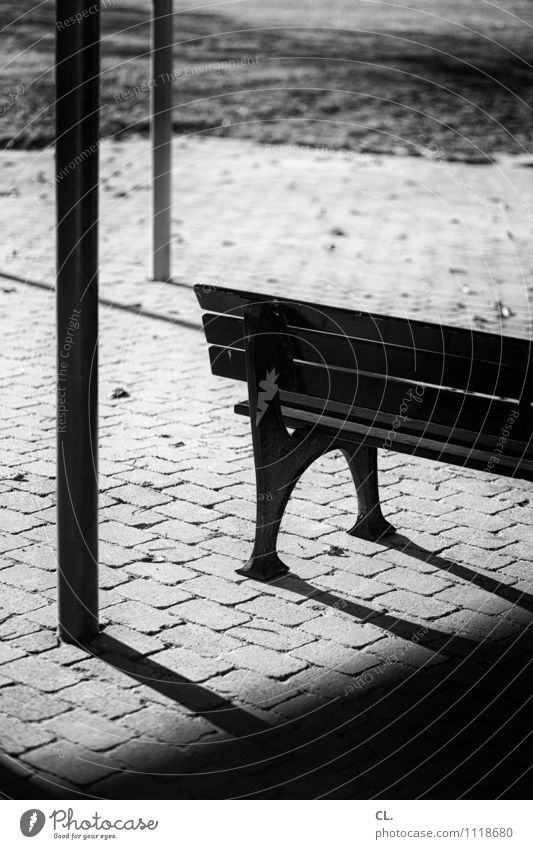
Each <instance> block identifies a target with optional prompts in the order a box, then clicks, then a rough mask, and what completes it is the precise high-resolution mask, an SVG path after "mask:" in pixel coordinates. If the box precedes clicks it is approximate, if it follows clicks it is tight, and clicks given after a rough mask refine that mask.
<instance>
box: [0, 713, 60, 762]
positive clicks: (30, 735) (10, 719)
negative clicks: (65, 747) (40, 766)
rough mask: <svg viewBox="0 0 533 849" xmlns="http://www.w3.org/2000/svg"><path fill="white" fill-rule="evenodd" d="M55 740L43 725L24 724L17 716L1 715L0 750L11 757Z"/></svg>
mask: <svg viewBox="0 0 533 849" xmlns="http://www.w3.org/2000/svg"><path fill="white" fill-rule="evenodd" d="M53 739H54V735H53V734H50V732H48V731H47V730H46V729H45V728H43V727H42V725H40V726H39V725H36V724H30V723H28V722H22V721H21V720H20V719H18V718H17V717H15V716H5V715H3V716H2V715H0V749H1V750H2V752H5V753H6V754H9V755H20V754H21V753H22V752H24V751H26V750H27V749H30V748H35V747H36V746H42V745H44V744H45V743H49V742H50V741H51V740H53Z"/></svg>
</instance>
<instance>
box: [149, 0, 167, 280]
mask: <svg viewBox="0 0 533 849" xmlns="http://www.w3.org/2000/svg"><path fill="white" fill-rule="evenodd" d="M151 49H152V86H151V89H150V90H151V113H152V114H151V119H152V120H151V126H152V180H153V200H152V275H153V279H154V280H169V279H170V230H171V222H170V216H171V203H172V200H171V180H172V0H153V14H152V29H151Z"/></svg>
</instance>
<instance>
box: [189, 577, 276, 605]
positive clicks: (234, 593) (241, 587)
mask: <svg viewBox="0 0 533 849" xmlns="http://www.w3.org/2000/svg"><path fill="white" fill-rule="evenodd" d="M181 586H182V588H183V590H185V591H186V592H187V593H188V594H189V595H193V596H201V597H203V598H209V599H211V600H212V601H217V602H220V603H221V604H239V603H242V602H244V601H249V600H250V599H252V598H256V597H257V596H258V595H259V594H260V588H258V587H257V586H254V585H253V584H252V583H251V582H250V581H243V582H242V583H240V584H236V583H235V582H232V581H226V580H224V579H223V578H217V577H214V576H211V575H210V576H207V575H202V576H201V577H199V578H192V579H191V580H190V581H186V582H185V583H183V584H182V585H181Z"/></svg>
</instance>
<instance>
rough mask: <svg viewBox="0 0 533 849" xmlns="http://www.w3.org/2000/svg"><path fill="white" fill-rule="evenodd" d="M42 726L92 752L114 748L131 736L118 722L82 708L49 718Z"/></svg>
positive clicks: (52, 733)
mask: <svg viewBox="0 0 533 849" xmlns="http://www.w3.org/2000/svg"><path fill="white" fill-rule="evenodd" d="M42 727H43V728H44V729H45V730H46V731H49V732H50V736H51V737H58V738H60V739H65V740H69V741H70V742H71V743H76V744H79V745H80V746H83V747H85V748H86V749H87V750H88V751H91V752H104V751H106V750H107V749H112V748H114V747H115V746H118V745H119V743H122V742H124V739H125V738H126V739H128V738H129V737H130V736H131V734H128V733H127V732H126V731H125V730H124V729H121V728H120V726H119V725H118V724H117V723H116V722H111V721H110V720H109V719H106V718H104V717H102V716H99V715H98V714H96V713H89V711H87V710H83V709H81V708H76V709H74V710H71V711H68V713H64V714H62V715H61V716H58V717H56V718H55V719H49V720H47V721H46V722H45V723H44V725H43V726H42Z"/></svg>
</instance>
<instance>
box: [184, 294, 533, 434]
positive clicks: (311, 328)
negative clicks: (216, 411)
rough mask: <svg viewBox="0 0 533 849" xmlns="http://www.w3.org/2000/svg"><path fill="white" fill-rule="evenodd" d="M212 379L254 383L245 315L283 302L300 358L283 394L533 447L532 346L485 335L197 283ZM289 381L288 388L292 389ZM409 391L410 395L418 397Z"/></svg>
mask: <svg viewBox="0 0 533 849" xmlns="http://www.w3.org/2000/svg"><path fill="white" fill-rule="evenodd" d="M195 293H196V296H197V298H198V301H199V303H200V306H201V307H202V309H204V310H206V311H207V313H206V314H205V315H204V316H203V323H204V330H205V334H206V339H207V341H208V343H209V344H210V346H211V347H210V349H209V354H210V359H211V366H212V371H213V374H216V375H219V376H223V377H229V378H233V379H235V380H246V365H245V358H244V329H243V317H244V314H245V311H246V310H250V309H257V307H258V305H268V304H274V305H275V308H276V312H277V313H278V314H279V315H281V317H282V319H283V321H284V323H285V325H286V333H285V334H284V335H285V336H286V340H287V341H288V345H289V348H290V351H291V355H292V358H293V366H292V370H291V371H292V374H291V376H290V379H288V378H286V377H285V378H283V377H282V378H281V384H280V389H282V390H287V391H289V392H292V393H297V394H299V395H300V396H304V397H308V398H309V399H310V400H312V399H319V400H321V401H322V402H325V403H327V404H328V405H337V407H338V410H339V411H340V412H342V411H343V410H344V412H345V414H346V415H348V416H350V415H352V414H353V415H355V414H357V415H358V416H360V415H361V412H362V411H364V410H366V411H367V412H368V413H369V415H370V414H371V415H375V414H376V413H377V414H378V416H385V418H389V419H390V417H391V416H397V415H398V414H399V412H400V408H401V407H402V404H404V403H405V398H406V394H407V396H408V397H409V398H410V400H411V404H410V407H409V418H410V420H415V419H416V420H417V421H419V422H426V423H431V426H432V428H433V429H434V430H435V428H436V429H437V430H438V429H440V430H441V431H442V433H443V434H446V433H447V432H449V431H452V432H453V431H457V432H460V431H465V432H470V433H472V432H473V433H476V434H480V433H482V434H487V435H492V436H498V435H499V434H500V433H501V431H502V429H508V428H509V424H508V421H509V418H510V417H511V420H512V425H511V426H512V439H513V440H520V441H525V442H529V440H530V438H531V433H532V422H533V407H532V401H533V381H532V368H531V365H532V362H531V358H532V346H531V343H530V342H528V341H527V340H521V339H513V338H510V337H505V336H500V335H496V334H489V333H484V332H481V331H471V330H464V329H461V328H454V327H447V326H444V325H439V324H430V323H427V322H421V321H411V320H408V319H405V318H398V317H390V316H383V315H377V314H375V313H365V312H359V311H352V310H346V309H341V308H338V307H328V306H324V305H321V304H311V303H306V302H303V301H296V300H291V299H288V298H273V297H269V296H267V295H260V294H256V293H251V292H241V291H239V290H236V289H226V288H221V287H209V286H201V285H198V286H196V287H195ZM283 380H285V384H284V383H283ZM409 389H411V393H410V394H409Z"/></svg>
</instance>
